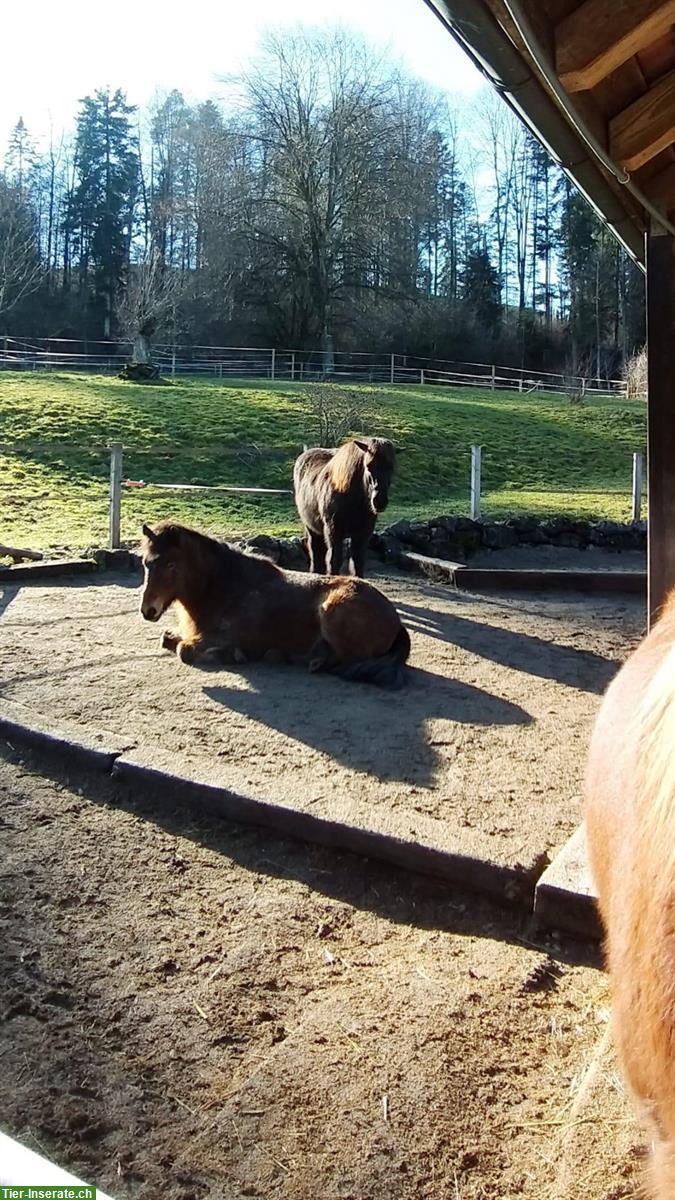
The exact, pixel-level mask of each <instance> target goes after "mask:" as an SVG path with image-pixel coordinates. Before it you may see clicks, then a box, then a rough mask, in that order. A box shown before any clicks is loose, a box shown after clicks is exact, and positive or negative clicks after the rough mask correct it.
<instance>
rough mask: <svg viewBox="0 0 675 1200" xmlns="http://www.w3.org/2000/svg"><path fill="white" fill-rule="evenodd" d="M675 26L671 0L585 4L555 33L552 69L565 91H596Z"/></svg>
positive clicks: (606, 0)
mask: <svg viewBox="0 0 675 1200" xmlns="http://www.w3.org/2000/svg"><path fill="white" fill-rule="evenodd" d="M673 23H675V0H585V3H584V4H582V5H581V6H580V7H579V8H577V9H575V10H574V12H572V13H570V15H569V16H568V17H566V18H565V20H564V21H561V22H560V24H559V25H557V26H556V29H555V59H556V71H557V73H558V76H559V77H560V81H561V83H562V84H563V86H564V87H565V88H566V89H567V91H568V92H580V91H585V90H586V89H587V88H592V87H595V85H596V83H599V82H600V80H601V79H605V78H606V76H607V75H610V74H611V73H612V71H615V70H616V68H617V67H620V66H621V65H622V63H625V62H627V61H628V59H629V58H632V57H633V55H635V54H638V53H639V51H640V50H644V49H645V47H646V46H648V45H649V44H650V43H651V42H654V41H656V39H657V38H659V37H662V36H663V35H664V34H665V33H667V32H668V29H669V28H670V27H671V26H672V25H673Z"/></svg>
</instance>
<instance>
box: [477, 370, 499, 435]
mask: <svg viewBox="0 0 675 1200" xmlns="http://www.w3.org/2000/svg"><path fill="white" fill-rule="evenodd" d="M496 375H497V368H496V366H495V364H494V363H493V364H492V366H491V367H490V387H491V389H492V391H493V392H494V390H495V378H496ZM479 449H480V447H479Z"/></svg>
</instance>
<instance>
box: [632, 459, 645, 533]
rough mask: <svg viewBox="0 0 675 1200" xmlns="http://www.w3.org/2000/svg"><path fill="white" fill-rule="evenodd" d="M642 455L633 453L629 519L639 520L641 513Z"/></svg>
mask: <svg viewBox="0 0 675 1200" xmlns="http://www.w3.org/2000/svg"><path fill="white" fill-rule="evenodd" d="M642 465H643V459H642V455H641V454H639V453H638V452H637V451H636V452H635V453H634V454H633V504H632V508H631V521H639V520H640V516H641V515H642Z"/></svg>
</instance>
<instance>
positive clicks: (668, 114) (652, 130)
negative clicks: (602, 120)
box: [609, 71, 675, 171]
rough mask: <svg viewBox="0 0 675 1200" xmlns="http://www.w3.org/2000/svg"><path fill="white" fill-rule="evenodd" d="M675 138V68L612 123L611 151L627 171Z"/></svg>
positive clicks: (671, 142)
mask: <svg viewBox="0 0 675 1200" xmlns="http://www.w3.org/2000/svg"><path fill="white" fill-rule="evenodd" d="M674 142H675V71H669V72H668V74H667V75H664V77H663V79H660V80H659V82H658V83H656V84H655V85H654V87H652V88H650V89H649V91H648V92H646V93H645V95H644V96H640V99H639V100H636V101H635V102H634V103H633V104H629V105H628V108H625V109H624V110H623V112H620V113H618V114H617V116H615V117H612V120H611V121H610V123H609V153H610V155H611V157H612V158H613V159H614V161H615V162H618V163H621V166H623V167H625V168H626V170H627V171H636V170H637V169H638V167H641V166H643V164H644V163H646V162H649V160H650V158H655V157H656V155H657V154H660V153H661V151H662V150H665V149H666V148H667V147H668V146H672V145H673V143H674Z"/></svg>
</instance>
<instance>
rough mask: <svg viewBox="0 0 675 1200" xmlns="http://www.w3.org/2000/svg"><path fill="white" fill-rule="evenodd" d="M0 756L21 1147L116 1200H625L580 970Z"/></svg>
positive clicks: (289, 855) (603, 1063)
mask: <svg viewBox="0 0 675 1200" xmlns="http://www.w3.org/2000/svg"><path fill="white" fill-rule="evenodd" d="M122 598H123V597H122ZM79 599H80V598H79V597H77V598H76V600H77V603H78V604H79ZM118 599H119V597H118ZM109 603H110V604H111V608H110V611H111V612H112V611H114V603H112V601H110V600H109ZM75 606H76V605H75V599H74V600H73V603H72V606H71V608H72V609H74V608H75ZM45 615H46V614H45ZM111 619H115V620H117V619H119V618H118V617H117V616H116V617H114V618H111ZM0 750H1V751H2V755H1V757H0V847H1V854H0V864H1V865H0V882H1V888H2V891H1V908H0V920H1V922H2V931H3V936H2V939H1V941H0V970H1V971H2V979H3V988H2V994H1V996H0V1008H1V1017H2V1020H1V1023H0V1066H1V1072H2V1079H3V1088H2V1093H1V1095H0V1122H1V1123H2V1124H3V1126H4V1127H5V1128H6V1129H7V1130H8V1131H9V1132H11V1133H13V1134H14V1135H15V1136H18V1137H19V1138H20V1139H21V1140H23V1141H24V1142H25V1143H26V1144H29V1145H30V1146H32V1147H33V1148H35V1149H38V1150H39V1151H41V1152H43V1153H46V1154H47V1155H48V1156H51V1157H53V1158H55V1159H56V1160H57V1161H59V1162H60V1163H61V1164H62V1165H64V1166H66V1167H69V1168H70V1169H71V1170H73V1171H75V1172H77V1173H78V1174H80V1175H81V1176H82V1177H83V1178H86V1179H89V1180H91V1181H93V1182H96V1183H98V1184H99V1185H100V1186H102V1187H105V1188H106V1189H107V1190H108V1191H109V1192H110V1193H111V1194H112V1195H113V1196H115V1197H116V1198H117V1200H132V1198H133V1200H158V1198H159V1197H162V1198H163V1200H207V1198H208V1200H240V1198H243V1197H247V1198H251V1197H253V1198H257V1200H330V1198H333V1197H335V1198H338V1197H339V1198H340V1200H522V1198H523V1197H525V1198H527V1197H530V1198H531V1200H535V1198H536V1200H541V1198H542V1197H550V1198H551V1200H553V1197H555V1198H556V1200H579V1198H580V1197H581V1196H583V1197H584V1200H619V1198H622V1197H628V1196H631V1195H633V1194H634V1185H635V1175H636V1170H637V1161H638V1160H637V1151H636V1144H637V1142H636V1133H635V1130H634V1128H633V1126H632V1124H631V1122H630V1118H629V1115H628V1113H627V1110H626V1108H625V1101H624V1098H623V1095H622V1093H621V1091H620V1087H619V1085H618V1083H617V1081H616V1076H615V1073H614V1070H613V1065H612V1062H611V1058H609V1057H608V1054H607V1050H606V1018H607V1010H606V990H605V981H604V977H603V976H602V975H601V974H600V972H599V971H598V970H597V969H595V968H594V967H592V966H590V965H578V963H579V960H578V959H577V960H573V959H571V958H568V959H567V961H564V960H561V959H560V956H558V958H557V960H556V962H557V965H555V966H551V963H550V961H549V960H548V959H547V955H546V951H547V950H551V949H553V950H554V952H555V946H553V947H551V945H548V946H541V947H539V946H536V945H533V944H532V935H531V933H530V931H529V929H528V928H527V926H526V925H524V924H522V923H521V921H520V920H519V919H517V918H516V917H514V916H513V915H510V916H509V915H504V914H503V913H500V912H499V911H498V910H496V909H495V908H493V907H491V906H490V905H489V904H488V903H487V902H483V901H477V900H476V899H475V898H470V897H467V896H465V895H462V894H461V893H458V892H453V891H450V890H447V889H441V888H439V887H437V886H433V885H430V884H429V883H428V882H425V881H423V880H421V879H418V878H415V877H411V876H405V875H402V874H400V873H398V872H396V871H394V870H390V869H388V868H385V867H383V866H379V865H377V864H374V863H372V862H368V861H365V860H359V859H355V858H352V857H350V856H348V855H336V854H333V853H331V852H329V851H327V850H323V849H318V848H315V847H314V848H313V847H307V846H303V845H300V844H297V843H293V842H289V841H283V840H280V839H278V838H275V837H274V836H273V835H271V834H269V833H261V832H259V831H256V830H254V829H251V828H243V827H238V826H234V825H227V824H221V823H218V822H215V823H214V822H213V821H206V820H197V819H195V816H194V813H193V812H190V811H186V810H183V809H181V808H180V807H176V808H174V809H172V811H170V812H167V807H166V804H165V803H164V802H163V799H162V797H161V796H158V797H157V798H156V799H153V798H152V797H147V798H140V797H138V796H135V797H132V796H130V795H129V794H128V793H126V792H125V790H124V789H123V788H122V787H121V786H120V785H119V784H115V783H113V782H112V781H111V780H108V779H106V777H105V776H101V775H97V776H90V775H86V774H81V775H74V774H73V775H71V776H70V778H69V779H68V778H67V777H65V776H63V775H61V776H57V775H55V774H54V775H53V776H52V777H40V776H39V775H37V774H36V768H35V765H34V764H32V763H31V762H30V761H29V760H26V759H25V758H20V757H19V756H18V755H17V754H16V753H15V752H14V751H13V750H12V749H11V747H8V746H7V744H6V743H3V744H2V745H0ZM55 770H56V768H55V767H54V766H52V767H51V771H52V772H54V771H55ZM575 961H576V963H577V965H575Z"/></svg>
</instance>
